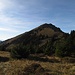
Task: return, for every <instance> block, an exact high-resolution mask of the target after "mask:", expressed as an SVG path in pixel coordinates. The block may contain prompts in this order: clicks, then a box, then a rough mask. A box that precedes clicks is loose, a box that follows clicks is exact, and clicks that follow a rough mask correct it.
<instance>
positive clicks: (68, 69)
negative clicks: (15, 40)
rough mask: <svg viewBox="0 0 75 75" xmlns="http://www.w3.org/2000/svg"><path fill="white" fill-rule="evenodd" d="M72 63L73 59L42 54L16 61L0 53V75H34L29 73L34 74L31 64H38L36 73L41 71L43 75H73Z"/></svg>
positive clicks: (8, 55) (4, 53)
mask: <svg viewBox="0 0 75 75" xmlns="http://www.w3.org/2000/svg"><path fill="white" fill-rule="evenodd" d="M1 58H2V60H1ZM74 61H75V58H69V57H66V58H62V59H60V58H57V57H49V56H45V55H43V54H40V55H31V56H30V57H28V58H27V59H21V60H17V59H11V57H10V54H9V52H4V51H0V75H25V73H27V72H29V73H30V74H29V75H36V74H31V71H33V73H35V72H34V71H35V70H32V69H33V68H34V66H31V64H39V65H40V67H37V70H36V72H37V73H40V71H39V70H41V72H43V73H41V74H43V75H44V74H45V75H49V74H50V75H75V64H74V63H73V62H74ZM30 68H31V69H30ZM35 68H36V67H35ZM29 69H30V70H31V71H30V70H29ZM41 74H39V75H41ZM26 75H27V74H26Z"/></svg>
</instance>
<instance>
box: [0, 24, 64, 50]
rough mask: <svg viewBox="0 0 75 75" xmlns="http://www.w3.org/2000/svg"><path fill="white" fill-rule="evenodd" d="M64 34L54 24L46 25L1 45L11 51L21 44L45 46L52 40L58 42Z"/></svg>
mask: <svg viewBox="0 0 75 75" xmlns="http://www.w3.org/2000/svg"><path fill="white" fill-rule="evenodd" d="M64 34H65V33H64V32H63V31H62V30H61V29H60V28H57V27H55V26H54V25H52V24H47V23H45V24H42V25H40V26H39V27H37V28H35V29H33V30H31V31H29V32H25V33H23V34H21V35H18V36H16V37H14V38H11V39H8V40H5V41H4V42H3V43H1V44H0V45H1V46H3V47H4V48H5V49H10V48H11V47H12V46H14V45H16V44H21V43H22V44H24V45H35V46H43V45H44V44H46V43H47V42H48V41H49V40H50V39H51V38H54V39H55V40H58V39H60V38H63V36H64Z"/></svg>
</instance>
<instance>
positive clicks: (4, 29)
mask: <svg viewBox="0 0 75 75" xmlns="http://www.w3.org/2000/svg"><path fill="white" fill-rule="evenodd" d="M0 31H7V32H18V31H17V30H14V29H8V28H0Z"/></svg>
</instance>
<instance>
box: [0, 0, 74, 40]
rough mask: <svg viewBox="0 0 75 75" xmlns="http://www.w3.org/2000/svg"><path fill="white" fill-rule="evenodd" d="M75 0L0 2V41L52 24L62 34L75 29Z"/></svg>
mask: <svg viewBox="0 0 75 75" xmlns="http://www.w3.org/2000/svg"><path fill="white" fill-rule="evenodd" d="M74 20H75V0H0V40H6V39H9V38H12V37H14V36H16V35H19V34H21V33H24V32H26V31H29V30H31V29H33V28H35V27H38V26H39V25H41V24H43V23H52V24H54V25H56V26H57V27H59V28H61V29H62V30H63V31H64V32H70V31H71V30H74V29H75V21H74Z"/></svg>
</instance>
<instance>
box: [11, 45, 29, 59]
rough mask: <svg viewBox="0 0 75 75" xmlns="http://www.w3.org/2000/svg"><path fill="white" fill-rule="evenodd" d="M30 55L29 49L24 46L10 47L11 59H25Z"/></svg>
mask: <svg viewBox="0 0 75 75" xmlns="http://www.w3.org/2000/svg"><path fill="white" fill-rule="evenodd" d="M29 54H30V52H29V48H28V47H26V46H24V45H20V44H19V45H15V46H13V47H12V49H11V52H10V55H11V57H12V58H18V59H21V58H26V57H28V56H29Z"/></svg>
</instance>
